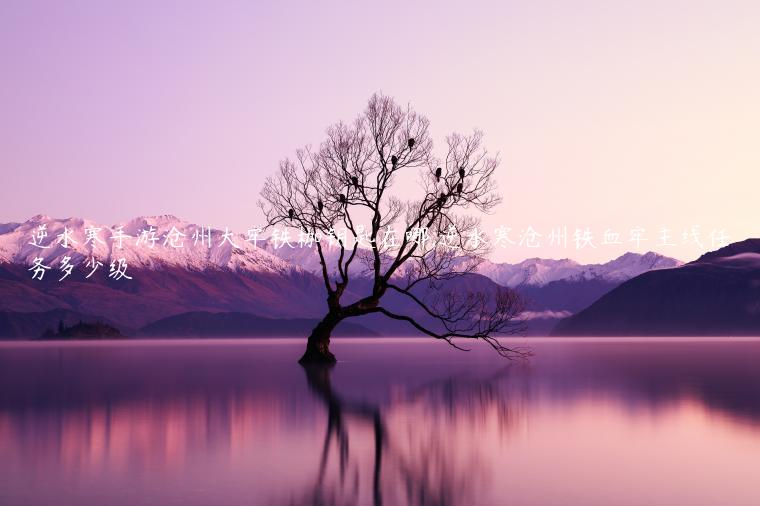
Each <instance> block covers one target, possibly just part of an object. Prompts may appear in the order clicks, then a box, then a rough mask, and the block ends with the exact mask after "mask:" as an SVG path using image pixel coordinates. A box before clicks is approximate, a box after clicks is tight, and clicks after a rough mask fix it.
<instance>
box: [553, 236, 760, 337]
mask: <svg viewBox="0 0 760 506" xmlns="http://www.w3.org/2000/svg"><path fill="white" fill-rule="evenodd" d="M554 334H555V335H610V336H617V335H660V336H672V335H688V336H693V335H708V336H709V335H713V336H727V335H760V239H747V240H746V241H742V242H738V243H734V244H730V245H728V246H726V247H724V248H721V249H719V250H716V251H713V252H710V253H707V254H705V255H702V256H701V257H700V258H698V259H697V260H695V261H693V262H690V263H687V264H685V265H683V266H681V267H679V268H677V269H664V270H657V271H652V272H646V273H644V274H641V275H639V276H637V277H635V278H633V279H630V280H628V281H626V282H624V283H623V284H621V285H620V286H618V287H617V288H615V289H614V290H612V291H610V292H609V293H607V294H606V295H604V296H602V297H601V298H600V299H599V300H598V301H596V302H594V303H593V304H591V305H590V306H589V307H588V308H586V309H584V310H582V311H580V312H579V313H578V314H576V315H573V316H571V317H569V318H567V319H565V320H563V321H562V322H560V324H559V325H557V327H556V329H555V330H554Z"/></svg>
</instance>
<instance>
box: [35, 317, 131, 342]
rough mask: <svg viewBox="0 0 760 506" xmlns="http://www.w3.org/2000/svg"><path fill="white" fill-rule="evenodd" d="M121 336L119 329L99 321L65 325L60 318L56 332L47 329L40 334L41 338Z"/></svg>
mask: <svg viewBox="0 0 760 506" xmlns="http://www.w3.org/2000/svg"><path fill="white" fill-rule="evenodd" d="M123 337H124V336H123V335H122V333H121V332H120V331H119V329H117V328H116V327H113V326H111V325H108V324H106V323H103V322H100V321H98V322H94V323H85V322H82V321H80V322H79V323H76V324H74V325H71V326H70V327H67V326H66V325H64V323H63V321H62V320H61V321H59V322H58V330H57V331H56V332H53V330H52V329H48V330H46V331H45V333H44V334H42V336H40V338H41V339H120V338H123Z"/></svg>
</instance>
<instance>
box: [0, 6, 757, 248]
mask: <svg viewBox="0 0 760 506" xmlns="http://www.w3.org/2000/svg"><path fill="white" fill-rule="evenodd" d="M759 24H760V3H758V2H756V1H746V2H739V1H725V2H695V1H651V2H650V1H639V2H622V1H620V2H609V1H606V2H602V1H600V2H584V1H577V2H560V1H555V2H550V1H531V2H527V1H526V2H496V1H494V2H440V1H439V2H430V3H423V2H376V3H363V2H346V3H345V4H337V3H336V4H333V3H329V4H327V3H321V2H320V3H319V5H317V2H277V3H276V4H275V3H274V2H273V3H271V4H269V5H265V4H264V2H147V1H146V2H138V1H135V2H125V3H121V4H118V3H114V2H94V1H93V2H78V1H71V2H53V1H51V2H35V1H23V2H21V1H19V2H16V1H13V0H11V1H4V2H2V3H0V68H2V79H0V111H1V114H0V167H1V168H2V169H1V170H2V185H1V186H0V202H2V213H0V222H3V221H23V220H26V219H28V218H29V217H31V216H32V215H34V214H38V213H44V214H49V215H52V216H56V217H67V216H83V217H88V218H91V219H94V220H97V221H100V222H107V223H108V222H111V223H113V222H117V221H122V220H125V219H128V218H131V217H133V216H137V215H145V214H163V213H171V214H176V215H178V216H180V217H183V218H185V219H187V220H190V221H193V222H198V223H201V222H202V223H207V224H210V225H214V226H217V227H222V228H223V227H224V226H229V227H230V228H233V229H237V230H241V231H243V230H245V229H247V228H249V227H250V226H252V225H256V224H258V223H259V222H260V215H259V212H258V209H257V208H256V205H255V203H256V200H257V198H258V192H259V190H260V188H261V184H262V181H263V178H264V177H265V176H266V175H268V174H270V173H272V172H273V171H274V170H276V167H277V162H278V160H279V159H280V158H283V157H284V156H287V155H290V154H291V153H292V152H293V150H294V149H295V148H296V147H299V146H301V145H303V144H306V143H318V142H319V141H320V140H321V138H322V133H323V131H324V128H325V127H326V126H327V125H329V124H330V123H333V122H335V121H337V120H339V119H350V118H352V117H353V116H354V115H355V114H356V113H358V112H359V111H360V110H361V109H363V107H364V105H365V102H366V100H367V98H368V97H369V96H370V95H371V94H372V93H373V92H375V91H383V92H384V93H387V94H390V95H392V96H394V97H396V99H397V100H398V101H400V102H402V103H407V102H409V103H411V104H412V105H413V106H414V107H415V108H416V109H417V110H418V111H420V112H422V113H424V114H426V115H427V116H428V117H429V118H430V120H431V122H432V125H433V133H434V135H435V137H436V139H437V140H439V144H441V142H440V141H442V140H443V137H444V135H445V134H446V133H448V132H450V131H452V130H460V131H468V130H470V129H471V128H472V127H479V128H480V129H482V130H483V131H484V132H485V134H486V143H487V145H488V147H489V148H490V149H491V150H493V151H499V152H500V153H501V157H502V166H501V171H500V174H499V179H500V183H501V188H502V190H503V193H504V195H505V197H506V199H505V202H504V204H503V205H502V206H501V208H500V209H499V211H498V212H497V213H496V214H495V215H494V216H490V217H488V218H487V219H486V220H485V228H486V231H487V232H492V231H493V229H494V228H495V227H497V226H499V225H504V226H506V227H510V228H512V232H511V234H512V236H513V239H515V240H517V239H519V235H520V231H521V230H523V229H525V228H526V227H528V226H532V227H533V228H534V229H536V230H537V231H539V232H541V233H543V234H544V242H543V243H542V246H541V247H540V248H536V249H528V248H525V247H522V248H521V247H518V246H512V247H508V248H505V249H503V250H502V249H498V250H497V251H496V252H495V255H494V258H495V259H497V260H510V261H513V260H520V259H523V258H525V257H529V256H545V257H571V258H576V259H579V260H582V261H599V260H607V259H609V258H612V257H614V256H616V255H618V254H620V253H622V252H623V251H625V250H636V251H646V250H649V249H654V250H658V251H661V252H662V253H664V254H668V255H671V256H675V257H677V258H680V259H683V260H690V259H692V258H694V257H696V256H697V255H698V254H699V253H700V251H701V250H700V249H699V248H698V247H695V246H694V245H690V244H689V245H684V244H682V237H681V232H682V231H683V230H684V228H690V227H691V226H692V225H699V226H700V230H701V239H702V242H703V243H704V245H705V247H707V248H708V249H709V245H710V244H709V243H710V239H709V234H710V232H711V231H712V230H713V229H725V231H726V233H727V234H729V235H730V236H731V240H739V239H744V238H746V237H749V236H758V235H760V230H759V229H760V224H758V223H756V220H757V218H756V216H757V212H758V206H757V203H756V202H757V197H756V195H757V191H758V190H757V188H758V185H759V184H760V175H758V168H760V142H758V132H760V125H759V124H758V123H759V122H760V63H759V62H760V35H758V31H757V26H758V25H759ZM557 226H567V227H568V230H569V233H570V234H571V236H572V232H573V231H574V230H575V228H576V227H578V228H582V229H585V228H586V227H590V229H591V231H592V233H593V234H594V240H595V242H596V243H597V245H598V246H597V248H596V249H590V248H588V247H587V248H584V249H581V250H576V249H575V246H574V245H573V244H572V237H570V238H569V243H568V247H567V248H566V249H564V248H556V247H548V246H547V245H546V244H545V243H546V241H545V239H546V235H548V233H549V231H550V230H551V229H552V228H553V227H557ZM635 226H641V227H644V228H645V229H646V233H645V236H646V237H647V238H648V239H647V242H643V243H642V244H641V246H640V247H639V248H638V249H637V248H635V246H634V245H633V244H631V243H628V242H627V240H628V234H629V231H630V229H631V228H632V227H635ZM608 227H609V228H612V229H614V230H617V231H618V232H620V233H621V235H622V238H623V240H624V242H625V244H623V245H621V246H601V245H599V243H600V242H601V240H602V237H601V235H602V233H603V231H604V230H605V229H606V228H608ZM663 227H666V228H669V229H671V233H672V235H673V241H674V242H675V243H676V244H677V245H676V246H670V247H658V246H657V244H658V242H659V241H660V238H659V235H660V232H661V229H662V228H663Z"/></svg>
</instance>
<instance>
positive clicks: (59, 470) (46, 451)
mask: <svg viewBox="0 0 760 506" xmlns="http://www.w3.org/2000/svg"><path fill="white" fill-rule="evenodd" d="M522 343H523V344H525V343H529V345H530V346H531V347H532V349H533V352H534V354H535V355H534V357H533V358H532V359H530V360H529V361H528V362H524V363H523V362H508V361H505V360H504V359H500V358H499V357H498V356H496V355H495V354H493V353H489V350H488V349H486V348H484V347H476V349H475V350H473V351H471V352H469V353H464V352H458V351H456V350H454V349H451V348H449V347H447V346H446V345H445V344H444V343H439V342H433V341H430V340H416V339H383V340H370V339H365V340H359V339H357V340H347V339H344V340H339V339H336V340H334V343H333V349H334V351H335V353H336V355H337V356H338V358H339V359H340V360H341V362H340V363H339V364H338V365H337V366H336V367H334V368H332V369H331V370H325V369H322V370H313V371H311V372H307V371H305V370H304V369H303V368H301V367H300V366H298V365H297V364H296V359H297V358H298V356H299V354H300V352H301V351H302V348H303V346H304V342H303V340H302V339H298V340H289V339H288V340H283V339H280V340H256V341H254V340H245V341H230V340H225V341H192V342H191V341H158V342H125V343H118V342H100V343H27V344H14V343H5V344H0V504H2V505H56V506H60V505H77V506H89V505H98V506H101V505H130V506H135V505H238V504H240V505H243V504H245V505H259V504H261V505H267V504H273V505H278V504H385V505H404V504H437V505H444V504H452V505H454V504H461V505H480V504H484V505H485V504H499V505H503V504H514V505H560V504H561V505H584V506H590V505H605V506H607V505H617V506H620V505H648V506H652V505H663V506H665V505H667V506H672V505H676V504H683V505H692V506H693V505H711V506H712V505H718V504H720V505H753V506H756V505H758V504H760V479H759V478H758V470H760V341H756V340H750V339H721V340H719V341H718V340H704V339H701V340H684V339H671V340H658V339H647V340H635V339H626V340H607V339H586V340H582V339H581V340H578V339H563V340H549V339H531V340H524V341H522Z"/></svg>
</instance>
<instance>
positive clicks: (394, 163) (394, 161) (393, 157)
mask: <svg viewBox="0 0 760 506" xmlns="http://www.w3.org/2000/svg"><path fill="white" fill-rule="evenodd" d="M391 163H392V164H393V166H394V167H395V166H396V165H397V164H398V157H397V156H396V155H393V156H391Z"/></svg>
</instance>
